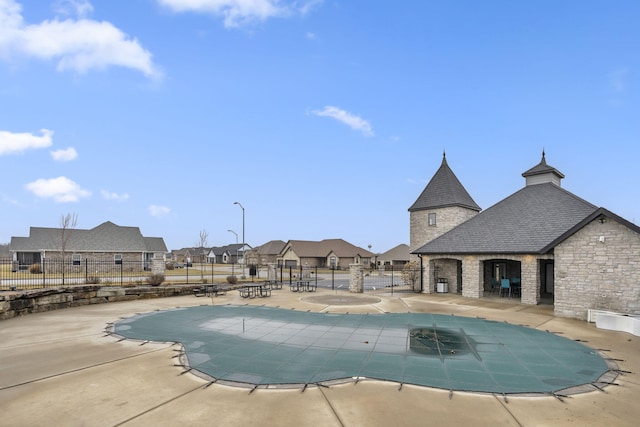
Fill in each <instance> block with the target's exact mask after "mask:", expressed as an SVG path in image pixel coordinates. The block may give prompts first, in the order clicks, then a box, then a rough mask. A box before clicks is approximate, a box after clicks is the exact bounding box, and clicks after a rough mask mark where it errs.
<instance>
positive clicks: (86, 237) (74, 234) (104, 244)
mask: <svg viewBox="0 0 640 427" xmlns="http://www.w3.org/2000/svg"><path fill="white" fill-rule="evenodd" d="M66 233H68V234H67V236H68V239H67V241H66V244H65V251H75V252H99V251H105V252H167V247H166V245H165V243H164V240H163V239H162V238H161V237H144V236H142V233H141V232H140V229H139V228H138V227H122V226H119V225H116V224H114V223H112V222H110V221H107V222H104V223H102V224H100V225H98V226H97V227H94V228H92V229H90V230H83V229H67V230H66ZM10 246H11V250H12V251H15V252H26V251H33V252H36V251H43V250H44V251H60V250H61V248H62V229H61V228H45V227H31V228H30V229H29V237H12V238H11V245H10Z"/></svg>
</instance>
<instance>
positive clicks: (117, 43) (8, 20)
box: [0, 0, 161, 78]
mask: <svg viewBox="0 0 640 427" xmlns="http://www.w3.org/2000/svg"><path fill="white" fill-rule="evenodd" d="M70 4H73V5H75V7H76V10H75V13H76V14H82V13H87V11H88V7H89V6H90V4H88V2H83V1H75V2H71V3H70ZM18 56H24V57H27V58H36V59H41V60H53V61H57V69H58V71H65V70H73V71H76V72H79V73H84V72H87V71H88V70H92V69H105V68H107V67H110V66H119V67H125V68H131V69H134V70H138V71H140V72H142V73H143V74H145V75H146V76H147V77H152V78H159V77H161V72H160V71H159V70H158V69H157V68H156V66H155V65H154V64H153V61H152V60H151V53H150V52H149V51H147V50H145V49H144V48H143V47H142V46H141V45H140V43H138V41H137V40H136V39H135V38H131V37H129V36H128V35H126V34H125V33H123V32H122V31H121V30H120V29H118V28H116V27H115V26H114V25H113V24H111V23H109V22H106V21H101V22H98V21H94V20H90V19H84V18H81V19H78V20H75V19H65V20H59V19H58V18H55V19H53V20H50V21H43V22H41V23H39V24H25V23H24V21H23V17H22V15H21V7H20V5H19V4H18V3H16V1H15V0H0V58H5V59H6V60H10V59H13V58H14V57H18Z"/></svg>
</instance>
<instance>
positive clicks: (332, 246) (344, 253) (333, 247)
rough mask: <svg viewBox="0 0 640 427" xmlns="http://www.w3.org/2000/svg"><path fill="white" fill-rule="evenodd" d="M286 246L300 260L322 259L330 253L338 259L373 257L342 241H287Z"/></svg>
mask: <svg viewBox="0 0 640 427" xmlns="http://www.w3.org/2000/svg"><path fill="white" fill-rule="evenodd" d="M287 246H291V248H292V249H293V251H294V252H295V253H296V255H298V256H299V257H302V258H324V257H326V256H327V255H329V253H330V252H333V253H335V254H336V255H337V256H338V257H340V258H351V257H355V256H356V255H360V256H361V257H364V258H371V257H373V256H374V254H373V253H371V252H369V251H368V250H366V249H364V248H361V247H358V246H355V245H352V244H351V243H349V242H346V241H344V240H342V239H325V240H321V241H319V242H316V241H311V240H289V242H288V243H287ZM283 250H284V248H283Z"/></svg>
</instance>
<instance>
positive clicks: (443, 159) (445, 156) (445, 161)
mask: <svg viewBox="0 0 640 427" xmlns="http://www.w3.org/2000/svg"><path fill="white" fill-rule="evenodd" d="M442 164H443V165H445V164H447V152H446V151H445V150H442Z"/></svg>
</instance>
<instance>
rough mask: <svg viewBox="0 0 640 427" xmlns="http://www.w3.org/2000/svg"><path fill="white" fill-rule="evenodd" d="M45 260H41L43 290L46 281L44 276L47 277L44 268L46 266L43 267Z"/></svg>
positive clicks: (45, 268)
mask: <svg viewBox="0 0 640 427" xmlns="http://www.w3.org/2000/svg"><path fill="white" fill-rule="evenodd" d="M46 260H47V259H46V258H42V287H43V288H46V287H47V279H46V276H47V273H46V271H47V267H46V265H45V261H46Z"/></svg>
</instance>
